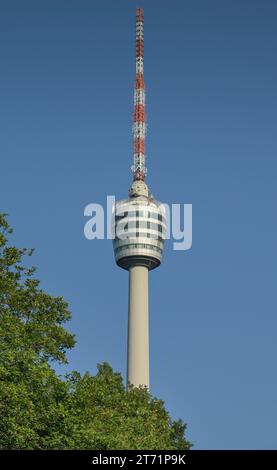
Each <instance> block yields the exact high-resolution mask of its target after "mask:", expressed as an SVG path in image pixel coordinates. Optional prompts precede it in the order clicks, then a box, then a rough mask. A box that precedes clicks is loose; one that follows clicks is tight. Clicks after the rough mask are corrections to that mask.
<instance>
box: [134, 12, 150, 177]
mask: <svg viewBox="0 0 277 470" xmlns="http://www.w3.org/2000/svg"><path fill="white" fill-rule="evenodd" d="M143 26H144V12H143V9H142V8H137V10H136V81H135V91H134V116H133V142H134V164H133V166H132V172H133V178H134V181H144V179H145V176H146V173H147V169H146V166H145V136H146V114H145V86H144V79H143V46H144V44H143Z"/></svg>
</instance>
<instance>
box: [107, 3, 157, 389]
mask: <svg viewBox="0 0 277 470" xmlns="http://www.w3.org/2000/svg"><path fill="white" fill-rule="evenodd" d="M143 26H144V13H143V10H142V9H141V8H137V10H136V80H135V90H134V114H133V145H134V161H133V166H132V173H133V183H132V185H131V187H130V188H129V197H128V199H124V200H121V201H117V202H116V204H115V209H114V212H115V213H114V214H113V215H114V234H115V237H114V240H113V245H114V254H115V260H116V263H117V264H118V266H120V267H121V268H123V269H126V270H128V271H129V316H128V353H127V356H128V357H127V381H128V384H129V383H130V384H132V385H133V386H135V387H139V386H145V387H147V388H148V389H149V330H148V329H149V327H148V323H149V321H148V271H150V270H152V269H154V268H157V267H158V266H159V265H160V263H161V260H162V255H163V246H164V238H165V231H166V216H165V210H164V207H163V206H162V205H161V204H160V203H159V202H158V201H156V200H155V199H154V198H153V197H152V195H151V194H150V192H149V189H148V186H147V184H146V183H145V181H144V180H145V176H146V173H147V170H146V166H145V136H146V114H145V86H144V79H143V46H144V43H143Z"/></svg>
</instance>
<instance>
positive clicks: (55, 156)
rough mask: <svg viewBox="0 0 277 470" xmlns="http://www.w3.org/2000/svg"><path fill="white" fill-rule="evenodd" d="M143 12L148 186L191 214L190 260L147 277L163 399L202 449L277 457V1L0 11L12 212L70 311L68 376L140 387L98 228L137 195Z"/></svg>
mask: <svg viewBox="0 0 277 470" xmlns="http://www.w3.org/2000/svg"><path fill="white" fill-rule="evenodd" d="M137 6H142V7H144V9H145V79H146V85H147V115H148V137H147V157H148V160H147V165H148V173H149V177H148V183H149V185H150V187H151V190H152V192H153V193H154V195H155V196H156V197H157V198H158V199H159V200H162V201H164V202H167V203H173V202H175V203H192V205H193V248H192V249H191V250H190V251H184V252H180V251H173V250H172V244H171V243H170V242H168V243H167V248H166V252H165V258H164V263H163V265H162V267H161V268H159V269H157V270H155V271H154V272H152V273H151V274H150V317H151V319H150V328H151V391H152V393H153V394H154V395H157V396H159V397H161V398H163V399H164V400H165V402H166V406H167V408H168V409H169V411H170V413H171V414H172V415H173V417H175V418H178V417H181V418H183V419H184V420H185V421H186V422H187V423H188V437H189V438H190V439H191V440H192V442H193V443H194V445H195V448H202V449H213V448H218V449H222V448H226V449H227V448H248V449H257V448H262V449H269V448H275V449H276V448H277V436H276V421H277V370H276V357H277V346H276V331H277V318H276V312H277V309H276V303H277V302H276V271H277V269H276V235H277V233H276V232H277V225H276V207H275V206H276V199H277V189H276V170H277V163H276V153H277V152H276V151H277V144H276V121H277V114H276V109H277V93H276V83H277V66H276V52H277V50H276V49H277V35H276V30H277V24H276V23H277V19H276V18H277V3H276V2H275V1H273V0H272V1H270V0H266V1H264V0H263V1H262V0H259V1H258V0H234V1H232V2H229V1H227V0H209V1H207V0H193V1H192V0H191V1H183V0H172V1H171V2H168V1H164V0H160V1H159V2H155V1H154V0H152V1H145V0H141V2H140V3H139V4H138V3H137V2H133V1H131V0H128V1H127V0H119V1H117V2H115V1H111V0H109V1H108V0H101V1H100V0H94V1H92V0H90V1H88V0H78V1H77V0H67V1H65V0H58V1H57V0H55V1H53V0H48V1H47V2H45V1H31V0H25V1H24V2H22V1H19V0H17V1H16V0H10V1H9V2H2V5H1V10H2V12H1V18H0V44H1V46H0V50H1V53H0V56H1V62H0V63H1V65H0V67H1V79H0V82H1V86H0V100H1V111H0V121H1V122H0V129H1V131H0V132H1V138H0V155H1V185H0V197H1V199H0V200H1V210H2V211H4V212H8V213H9V214H10V217H9V220H10V223H11V224H12V226H13V227H14V229H15V233H14V236H13V240H14V242H16V243H17V244H18V245H19V246H27V247H34V248H36V251H35V254H34V260H33V262H34V264H36V265H37V266H38V267H39V270H38V276H39V277H40V279H41V280H42V286H43V288H45V289H46V290H47V291H49V292H50V293H52V294H54V295H56V294H57V295H63V296H64V297H65V298H66V299H67V300H68V302H69V304H70V309H71V311H72V315H73V317H72V321H71V323H70V329H71V330H72V331H73V332H74V333H76V335H77V341H78V342H77V346H76V347H75V349H74V350H73V351H71V352H70V353H69V366H68V367H67V368H60V367H59V368H58V370H59V372H64V371H65V370H71V369H78V370H80V371H82V372H84V371H86V370H89V371H91V372H92V373H95V371H96V364H97V363H98V362H102V361H108V362H109V363H110V364H111V365H112V366H113V367H114V369H115V370H117V371H121V372H122V373H123V375H124V377H125V363H126V339H127V338H126V333H127V287H128V285H127V281H128V278H127V273H126V272H125V271H123V270H120V269H119V268H117V267H116V265H115V263H114V259H113V251H112V244H111V242H110V241H108V240H104V241H88V240H86V239H85V238H84V236H83V226H84V223H85V218H84V216H83V211H84V207H85V205H86V204H88V203H91V202H97V203H103V204H104V203H105V201H106V196H107V195H116V197H117V198H124V197H125V196H126V195H127V190H128V187H129V185H130V181H131V174H130V165H131V163H132V136H131V114H132V100H133V82H134V74H135V71H134V15H135V7H137Z"/></svg>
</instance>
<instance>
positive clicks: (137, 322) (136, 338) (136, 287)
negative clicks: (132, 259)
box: [127, 266, 149, 389]
mask: <svg viewBox="0 0 277 470" xmlns="http://www.w3.org/2000/svg"><path fill="white" fill-rule="evenodd" d="M127 361H128V362H127V381H128V383H131V384H132V385H134V386H135V387H139V386H140V385H143V386H146V387H147V388H148V389H149V326H148V268H147V267H145V266H131V267H130V268H129V317H128V359H127Z"/></svg>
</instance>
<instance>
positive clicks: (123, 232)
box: [114, 196, 166, 270]
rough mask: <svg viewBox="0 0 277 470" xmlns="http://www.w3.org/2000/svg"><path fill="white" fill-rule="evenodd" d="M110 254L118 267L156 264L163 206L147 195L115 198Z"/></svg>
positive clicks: (161, 237)
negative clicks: (112, 249) (113, 234)
mask: <svg viewBox="0 0 277 470" xmlns="http://www.w3.org/2000/svg"><path fill="white" fill-rule="evenodd" d="M114 233H115V238H114V254H115V260H116V263H117V264H118V266H120V267H121V268H124V269H129V268H130V267H132V266H145V267H147V268H148V269H149V270H151V269H154V268H156V267H158V266H159V265H160V263H161V260H162V255H163V247H164V239H165V234H166V217H165V209H164V207H163V205H162V204H160V203H159V202H158V201H156V200H155V199H153V198H151V197H149V196H136V197H130V198H129V199H124V200H121V201H117V202H116V205H115V213H114Z"/></svg>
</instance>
